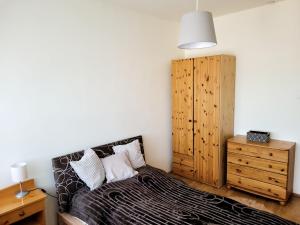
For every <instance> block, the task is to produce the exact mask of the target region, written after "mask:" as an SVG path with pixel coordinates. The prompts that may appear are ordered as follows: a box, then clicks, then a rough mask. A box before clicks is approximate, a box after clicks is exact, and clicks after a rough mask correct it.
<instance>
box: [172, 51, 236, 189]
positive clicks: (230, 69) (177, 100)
mask: <svg viewBox="0 0 300 225" xmlns="http://www.w3.org/2000/svg"><path fill="white" fill-rule="evenodd" d="M235 63H236V60H235V57H234V56H226V55H217V56H209V57H199V58H194V59H186V60H175V61H172V102H173V106H172V127H173V129H172V137H173V140H172V144H173V153H174V159H173V162H174V163H175V164H173V166H176V168H175V169H173V171H175V173H180V172H182V173H184V174H185V175H187V176H189V177H190V176H191V174H190V168H189V169H187V168H186V167H184V166H189V167H192V166H193V167H194V176H195V179H197V180H198V181H201V182H204V183H207V184H210V185H214V186H216V187H220V186H222V185H223V184H224V179H225V175H226V173H225V169H224V168H226V166H225V161H226V155H225V154H226V151H225V149H226V140H227V139H228V138H230V137H232V136H233V119H234V93H235ZM191 66H193V67H191ZM190 74H192V75H191V76H190ZM190 77H191V78H192V79H189V78H190ZM190 91H191V92H190ZM190 96H193V97H192V98H190V99H189V98H188V97H190ZM190 101H192V102H190ZM191 103H192V104H191ZM191 106H192V107H191ZM187 117H188V118H189V119H188V120H186V118H187ZM190 131H192V132H190ZM191 148H192V150H193V153H192V152H190V149H191ZM187 149H188V150H187ZM176 154H181V155H188V156H191V157H193V160H194V164H193V165H192V164H191V163H190V161H189V164H184V165H181V164H183V162H185V163H186V160H184V161H182V163H181V164H180V163H179V161H180V162H181V160H183V159H180V158H178V155H176ZM180 167H182V168H180ZM188 171H189V172H188ZM181 175H183V174H181Z"/></svg>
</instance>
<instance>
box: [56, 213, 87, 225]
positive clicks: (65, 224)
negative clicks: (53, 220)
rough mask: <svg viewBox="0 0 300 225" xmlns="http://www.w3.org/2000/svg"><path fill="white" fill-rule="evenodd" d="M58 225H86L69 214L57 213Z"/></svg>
mask: <svg viewBox="0 0 300 225" xmlns="http://www.w3.org/2000/svg"><path fill="white" fill-rule="evenodd" d="M58 225H86V223H84V222H82V221H81V220H79V219H77V218H76V217H74V216H72V215H70V214H69V213H58Z"/></svg>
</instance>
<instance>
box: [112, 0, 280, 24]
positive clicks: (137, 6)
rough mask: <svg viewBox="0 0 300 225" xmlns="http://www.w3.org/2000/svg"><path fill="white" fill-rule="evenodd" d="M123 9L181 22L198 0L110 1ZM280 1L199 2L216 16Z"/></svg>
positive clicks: (213, 0)
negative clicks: (181, 18) (182, 17)
mask: <svg viewBox="0 0 300 225" xmlns="http://www.w3.org/2000/svg"><path fill="white" fill-rule="evenodd" d="M109 1H110V2H112V3H114V4H118V5H119V6H121V7H126V8H129V9H132V10H135V11H139V12H143V13H147V14H151V15H153V16H156V17H159V18H162V19H167V20H173V21H179V20H180V17H181V16H182V15H183V14H184V13H186V12H189V11H192V10H194V9H195V5H196V0H109ZM277 1H280V0H199V8H200V9H202V10H208V11H211V12H212V13H213V15H214V16H222V15H225V14H229V13H233V12H238V11H242V10H246V9H250V8H255V7H259V6H262V5H266V4H272V3H275V2H277Z"/></svg>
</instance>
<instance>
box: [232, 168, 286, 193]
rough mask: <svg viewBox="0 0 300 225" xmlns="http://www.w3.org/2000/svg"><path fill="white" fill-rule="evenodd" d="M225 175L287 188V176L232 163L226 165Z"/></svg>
mask: <svg viewBox="0 0 300 225" xmlns="http://www.w3.org/2000/svg"><path fill="white" fill-rule="evenodd" d="M227 173H229V174H234V175H237V176H242V177H246V178H250V179H254V180H258V181H262V182H265V183H269V184H273V185H277V186H280V187H283V188H286V187H287V176H285V175H282V174H278V173H272V172H268V171H262V170H259V169H256V168H251V167H245V166H241V165H238V164H233V163H228V164H227Z"/></svg>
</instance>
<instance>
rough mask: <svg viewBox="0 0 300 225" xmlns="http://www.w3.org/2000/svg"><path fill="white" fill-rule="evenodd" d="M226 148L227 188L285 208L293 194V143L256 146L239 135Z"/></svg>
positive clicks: (255, 143)
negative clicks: (276, 203) (277, 203)
mask: <svg viewBox="0 0 300 225" xmlns="http://www.w3.org/2000/svg"><path fill="white" fill-rule="evenodd" d="M227 148H228V152H227V187H228V188H231V187H235V188H238V189H241V190H244V191H247V192H251V193H254V194H258V195H261V196H264V197H267V198H271V199H274V200H278V201H280V204H281V205H285V204H286V202H287V200H288V198H289V196H290V195H291V194H292V192H293V178H294V159H295V143H294V142H287V141H279V140H272V139H271V140H270V142H269V143H258V142H250V141H247V138H246V136H241V135H238V136H235V137H234V138H231V139H229V140H228V146H227Z"/></svg>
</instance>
